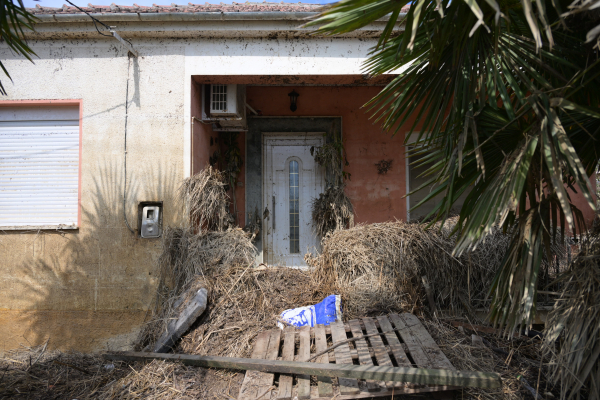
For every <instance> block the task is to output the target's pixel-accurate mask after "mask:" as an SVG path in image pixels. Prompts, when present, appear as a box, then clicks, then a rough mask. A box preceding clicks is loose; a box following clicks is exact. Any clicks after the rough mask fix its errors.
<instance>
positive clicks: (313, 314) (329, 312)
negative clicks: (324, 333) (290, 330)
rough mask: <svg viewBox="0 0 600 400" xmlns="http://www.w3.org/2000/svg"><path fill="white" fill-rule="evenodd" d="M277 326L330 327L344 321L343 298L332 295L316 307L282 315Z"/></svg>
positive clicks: (293, 310) (291, 311)
mask: <svg viewBox="0 0 600 400" xmlns="http://www.w3.org/2000/svg"><path fill="white" fill-rule="evenodd" d="M280 319H281V321H283V322H278V323H277V326H278V327H280V328H281V329H283V328H284V326H285V325H286V324H287V325H293V326H298V327H300V326H315V325H329V324H330V323H332V322H335V321H341V320H342V298H341V296H340V295H337V294H332V295H330V296H327V297H325V299H323V301H322V302H320V303H317V304H315V305H314V306H308V307H299V308H292V309H290V310H285V311H284V312H282V313H281V315H280Z"/></svg>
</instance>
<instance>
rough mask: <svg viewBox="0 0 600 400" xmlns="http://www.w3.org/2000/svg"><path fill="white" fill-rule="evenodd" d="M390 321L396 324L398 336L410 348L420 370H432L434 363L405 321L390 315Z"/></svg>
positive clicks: (396, 315) (409, 350) (409, 351)
mask: <svg viewBox="0 0 600 400" xmlns="http://www.w3.org/2000/svg"><path fill="white" fill-rule="evenodd" d="M389 317H390V321H392V323H393V324H394V326H395V327H396V328H397V329H398V334H399V335H400V337H401V338H402V340H403V341H404V343H405V344H406V346H407V347H408V353H409V354H410V356H411V357H412V359H413V360H414V362H415V363H416V364H417V367H419V368H432V363H431V360H430V359H429V357H428V356H427V354H426V353H425V351H424V350H423V348H422V347H421V344H420V343H419V341H418V340H417V338H415V337H414V336H413V335H412V332H411V330H410V327H409V326H407V325H406V323H405V322H404V320H403V319H402V318H400V316H399V315H398V314H390V315H389Z"/></svg>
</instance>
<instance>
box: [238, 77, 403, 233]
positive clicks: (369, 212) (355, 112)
mask: <svg viewBox="0 0 600 400" xmlns="http://www.w3.org/2000/svg"><path fill="white" fill-rule="evenodd" d="M292 89H295V90H296V92H298V93H299V94H300V96H299V98H298V109H297V110H296V112H291V111H290V102H289V97H288V93H289V92H291V91H292ZM379 90H381V88H380V87H327V86H325V87H323V86H302V87H294V88H293V87H289V86H248V87H247V90H246V97H247V102H248V104H249V105H250V106H251V107H252V108H254V109H255V110H257V111H258V110H260V113H261V115H263V116H341V117H342V137H343V140H344V146H345V148H346V152H347V155H348V162H349V163H350V165H349V166H348V167H346V171H347V172H349V173H350V174H351V178H350V181H348V182H347V189H346V190H347V193H348V196H350V198H351V199H352V202H353V204H354V207H355V211H356V222H359V223H373V222H383V221H389V220H393V219H395V218H398V219H402V220H405V219H406V201H405V199H403V198H402V196H404V195H405V194H406V170H405V158H404V146H403V144H402V143H403V140H404V138H403V137H400V136H397V137H391V136H390V135H389V134H387V133H383V132H382V130H381V127H380V126H379V124H374V123H373V122H372V121H370V120H369V118H368V114H367V113H366V112H365V110H364V109H361V107H362V105H364V104H365V103H366V102H367V101H368V100H370V99H371V98H372V97H373V96H375V95H376V94H377V93H378V92H379ZM382 159H385V160H388V159H392V160H393V164H392V169H391V170H390V171H389V172H388V173H387V174H385V175H379V174H378V173H377V168H376V167H375V163H377V162H379V161H380V160H382ZM238 208H239V206H238Z"/></svg>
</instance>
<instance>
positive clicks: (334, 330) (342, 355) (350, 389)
mask: <svg viewBox="0 0 600 400" xmlns="http://www.w3.org/2000/svg"><path fill="white" fill-rule="evenodd" d="M329 327H330V328H331V339H332V340H333V343H334V344H335V343H337V342H341V341H343V340H346V339H348V337H347V336H346V330H345V329H344V324H342V323H341V322H332V323H331V324H330V325H329ZM333 353H334V354H335V363H336V364H352V357H350V347H349V345H348V343H345V344H343V345H341V346H338V347H336V348H335V349H333ZM339 383H340V394H342V395H344V394H353V393H358V392H360V390H359V389H358V381H357V380H356V379H346V378H339Z"/></svg>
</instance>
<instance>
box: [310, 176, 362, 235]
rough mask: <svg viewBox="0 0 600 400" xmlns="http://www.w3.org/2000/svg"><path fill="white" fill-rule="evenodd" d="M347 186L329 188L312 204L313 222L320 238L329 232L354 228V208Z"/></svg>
mask: <svg viewBox="0 0 600 400" xmlns="http://www.w3.org/2000/svg"><path fill="white" fill-rule="evenodd" d="M345 187H346V185H344V184H342V185H336V186H329V187H327V189H325V192H324V193H321V194H320V195H319V197H318V198H315V199H313V201H312V204H311V211H312V221H313V227H314V228H315V231H316V232H317V234H318V235H319V236H320V237H325V236H326V235H327V234H328V233H329V232H333V231H337V230H340V229H346V228H352V227H354V207H353V206H352V202H351V201H350V198H349V197H348V196H347V195H346V192H345V190H344V189H345Z"/></svg>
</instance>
